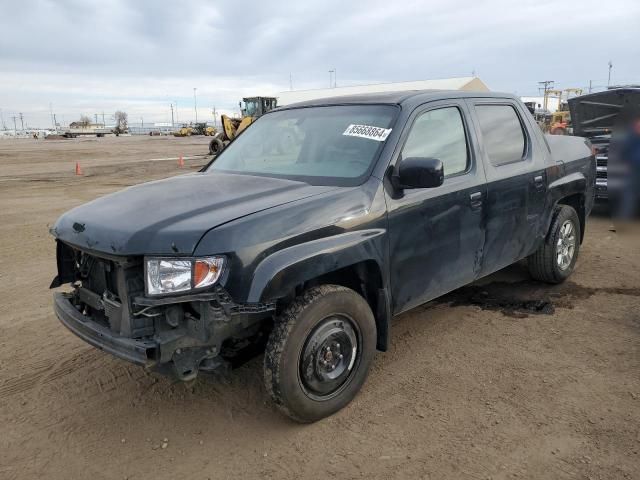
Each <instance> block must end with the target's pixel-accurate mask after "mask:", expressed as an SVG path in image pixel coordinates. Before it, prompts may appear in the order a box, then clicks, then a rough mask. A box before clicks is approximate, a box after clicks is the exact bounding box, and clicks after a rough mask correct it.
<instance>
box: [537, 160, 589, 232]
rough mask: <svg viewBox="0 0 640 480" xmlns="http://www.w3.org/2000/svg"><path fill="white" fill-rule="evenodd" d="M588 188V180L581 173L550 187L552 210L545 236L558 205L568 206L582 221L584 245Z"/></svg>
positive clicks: (568, 176) (573, 174)
mask: <svg viewBox="0 0 640 480" xmlns="http://www.w3.org/2000/svg"><path fill="white" fill-rule="evenodd" d="M586 188H587V179H586V177H585V176H584V175H583V174H582V173H580V172H575V173H572V174H570V175H567V176H565V177H562V178H560V179H558V180H556V181H555V182H553V183H551V184H550V185H549V193H550V196H551V206H552V208H551V211H550V215H549V216H548V218H547V221H546V224H545V230H544V231H545V232H546V233H545V235H548V233H549V228H550V227H551V222H552V221H553V218H554V215H555V213H554V212H555V209H556V207H557V206H558V205H567V206H570V207H572V208H573V209H574V210H575V211H576V213H577V214H578V219H579V220H580V243H582V241H583V240H584V234H585V230H586V219H587V212H586V193H585V192H586Z"/></svg>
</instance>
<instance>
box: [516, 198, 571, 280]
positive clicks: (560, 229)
mask: <svg viewBox="0 0 640 480" xmlns="http://www.w3.org/2000/svg"><path fill="white" fill-rule="evenodd" d="M580 228H581V226H580V219H579V218H578V214H577V213H576V211H575V210H574V209H573V208H571V207H570V206H568V205H558V206H557V207H556V210H555V212H554V218H553V221H552V222H551V227H550V229H549V233H548V234H547V238H546V240H545V242H544V243H543V244H542V246H540V248H539V249H538V250H537V251H536V252H535V253H534V254H533V255H531V256H530V257H529V260H528V262H529V271H530V272H531V276H532V277H533V278H535V279H536V280H541V281H543V282H548V283H561V282H563V281H565V280H566V279H567V278H568V277H569V275H571V273H572V272H573V270H574V268H575V265H576V261H577V259H578V252H579V250H580V232H581V230H580Z"/></svg>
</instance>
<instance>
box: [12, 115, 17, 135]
mask: <svg viewBox="0 0 640 480" xmlns="http://www.w3.org/2000/svg"><path fill="white" fill-rule="evenodd" d="M13 134H14V135H18V127H16V116H15V115H14V116H13Z"/></svg>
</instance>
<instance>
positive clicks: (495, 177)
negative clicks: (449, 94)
mask: <svg viewBox="0 0 640 480" xmlns="http://www.w3.org/2000/svg"><path fill="white" fill-rule="evenodd" d="M467 102H468V104H469V107H470V109H471V110H472V111H473V119H474V124H475V126H476V134H477V136H478V141H479V144H480V156H481V158H482V160H483V163H484V167H485V170H486V175H487V201H486V206H485V208H486V211H485V214H486V243H485V252H484V260H483V265H482V272H481V275H482V276H484V275H488V274H490V273H492V272H495V271H497V270H499V269H501V268H503V267H506V266H507V265H511V264H512V263H514V262H516V261H518V260H520V259H521V258H524V257H526V256H527V255H529V254H531V253H532V249H533V248H534V247H535V245H536V244H537V237H538V235H539V231H540V225H541V217H542V213H543V211H544V194H545V191H546V182H547V178H546V173H545V171H544V155H542V154H541V152H540V151H539V148H538V145H537V144H536V143H535V139H534V138H533V135H530V131H529V130H528V128H530V127H529V126H528V124H527V122H526V118H527V117H525V116H524V115H525V112H524V111H523V110H522V108H521V106H520V104H519V103H517V102H515V101H511V100H509V99H504V100H500V99H495V98H493V99H492V98H486V99H468V100H467Z"/></svg>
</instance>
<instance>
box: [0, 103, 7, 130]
mask: <svg viewBox="0 0 640 480" xmlns="http://www.w3.org/2000/svg"><path fill="white" fill-rule="evenodd" d="M0 121H1V122H2V130H6V129H7V126H6V125H5V123H4V115H3V114H2V109H1V108H0Z"/></svg>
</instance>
